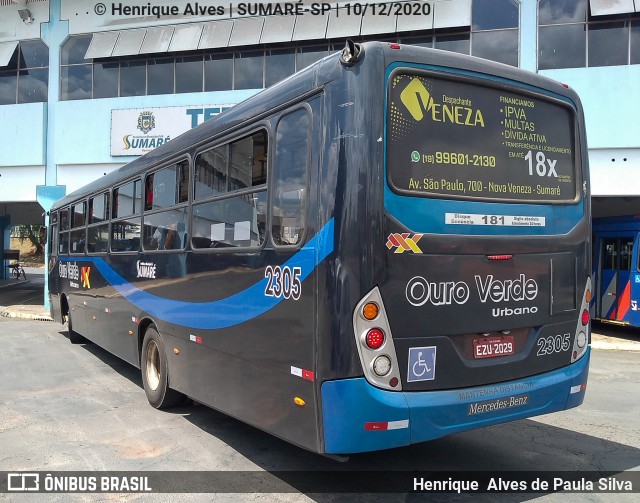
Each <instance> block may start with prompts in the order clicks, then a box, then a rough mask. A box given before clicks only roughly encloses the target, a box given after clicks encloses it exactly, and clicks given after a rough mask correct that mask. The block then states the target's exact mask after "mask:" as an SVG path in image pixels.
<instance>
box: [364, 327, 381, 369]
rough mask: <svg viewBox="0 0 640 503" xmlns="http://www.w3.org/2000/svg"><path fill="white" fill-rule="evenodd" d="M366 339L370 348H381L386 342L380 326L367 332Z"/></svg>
mask: <svg viewBox="0 0 640 503" xmlns="http://www.w3.org/2000/svg"><path fill="white" fill-rule="evenodd" d="M365 341H366V343H367V346H368V347H369V348H371V349H380V348H381V347H382V345H383V344H384V332H383V331H382V330H380V329H379V328H372V329H371V330H369V331H368V332H367V337H366V338H365ZM376 373H377V372H376ZM385 374H386V372H385ZM385 374H378V375H385Z"/></svg>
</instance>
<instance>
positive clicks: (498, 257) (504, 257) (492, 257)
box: [485, 255, 513, 260]
mask: <svg viewBox="0 0 640 503" xmlns="http://www.w3.org/2000/svg"><path fill="white" fill-rule="evenodd" d="M485 257H486V258H487V260H511V259H512V258H513V255H485Z"/></svg>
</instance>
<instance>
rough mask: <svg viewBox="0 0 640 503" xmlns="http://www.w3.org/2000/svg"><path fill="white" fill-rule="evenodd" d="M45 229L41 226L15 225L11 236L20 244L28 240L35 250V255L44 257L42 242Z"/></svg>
mask: <svg viewBox="0 0 640 503" xmlns="http://www.w3.org/2000/svg"><path fill="white" fill-rule="evenodd" d="M46 234H47V233H46V229H45V228H44V227H42V226H41V225H16V226H15V227H14V228H13V229H12V232H11V235H12V236H14V237H17V238H18V239H19V240H20V243H24V242H25V241H26V240H29V241H30V242H31V244H32V245H33V246H34V247H35V249H36V255H44V240H45V236H46Z"/></svg>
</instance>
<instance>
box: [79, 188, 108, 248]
mask: <svg viewBox="0 0 640 503" xmlns="http://www.w3.org/2000/svg"><path fill="white" fill-rule="evenodd" d="M101 196H102V197H104V196H106V208H105V213H106V219H105V220H104V221H102V222H98V223H92V219H93V206H92V204H91V202H92V201H93V200H94V199H95V198H97V197H101ZM87 205H88V206H87V211H88V215H87V221H88V222H89V223H88V224H87V226H86V227H87V234H86V241H87V245H88V244H89V231H90V230H91V229H93V228H95V227H101V226H106V227H107V247H106V249H105V250H104V251H98V252H96V251H93V252H92V251H89V247H88V246H87V245H85V249H86V254H87V255H106V254H107V253H109V251H110V250H111V189H101V190H100V191H99V192H97V193H92V194H90V195H89V196H88V198H87Z"/></svg>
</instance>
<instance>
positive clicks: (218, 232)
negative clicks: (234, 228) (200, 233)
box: [211, 222, 226, 241]
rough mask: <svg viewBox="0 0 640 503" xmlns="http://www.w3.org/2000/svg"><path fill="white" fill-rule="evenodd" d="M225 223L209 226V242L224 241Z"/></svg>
mask: <svg viewBox="0 0 640 503" xmlns="http://www.w3.org/2000/svg"><path fill="white" fill-rule="evenodd" d="M225 225H226V224H225V223H224V222H223V223H221V224H211V241H224V228H225Z"/></svg>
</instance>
